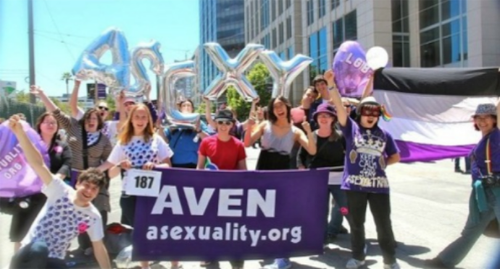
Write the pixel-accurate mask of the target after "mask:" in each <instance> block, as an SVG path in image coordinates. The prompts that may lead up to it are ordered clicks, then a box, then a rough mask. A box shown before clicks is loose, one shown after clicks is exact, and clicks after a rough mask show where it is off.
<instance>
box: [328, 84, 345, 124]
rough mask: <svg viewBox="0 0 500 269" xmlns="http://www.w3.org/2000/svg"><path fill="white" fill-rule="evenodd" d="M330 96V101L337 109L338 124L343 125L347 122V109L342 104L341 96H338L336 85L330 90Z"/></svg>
mask: <svg viewBox="0 0 500 269" xmlns="http://www.w3.org/2000/svg"><path fill="white" fill-rule="evenodd" d="M330 97H331V98H332V99H331V102H332V103H333V105H334V106H335V108H336V110H337V120H338V121H339V124H340V125H342V126H345V125H346V124H347V117H349V115H348V114H347V110H346V109H345V107H344V105H343V104H342V98H341V97H340V93H339V90H338V89H337V88H336V87H335V88H333V90H332V92H331V93H330Z"/></svg>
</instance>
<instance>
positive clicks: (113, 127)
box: [75, 107, 118, 146]
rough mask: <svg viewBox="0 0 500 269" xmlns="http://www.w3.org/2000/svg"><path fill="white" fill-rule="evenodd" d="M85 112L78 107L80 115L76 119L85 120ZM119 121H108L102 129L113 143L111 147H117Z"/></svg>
mask: <svg viewBox="0 0 500 269" xmlns="http://www.w3.org/2000/svg"><path fill="white" fill-rule="evenodd" d="M84 113H85V111H83V110H82V109H81V108H80V107H78V113H77V114H76V117H75V119H76V120H80V119H81V118H83V114H84ZM117 126H118V121H117V120H108V121H105V122H104V127H103V128H102V130H101V132H102V133H103V134H104V135H105V136H107V137H108V138H109V141H110V142H111V145H113V146H114V145H116V141H117V137H118V128H117ZM89 145H91V144H89Z"/></svg>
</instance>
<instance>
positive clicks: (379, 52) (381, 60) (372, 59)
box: [366, 47, 389, 70]
mask: <svg viewBox="0 0 500 269" xmlns="http://www.w3.org/2000/svg"><path fill="white" fill-rule="evenodd" d="M366 63H367V64H368V66H369V67H370V68H371V69H373V70H377V69H379V68H382V67H386V66H387V63H389V54H387V51H386V50H385V49H384V48H382V47H372V48H370V49H369V50H368V52H366Z"/></svg>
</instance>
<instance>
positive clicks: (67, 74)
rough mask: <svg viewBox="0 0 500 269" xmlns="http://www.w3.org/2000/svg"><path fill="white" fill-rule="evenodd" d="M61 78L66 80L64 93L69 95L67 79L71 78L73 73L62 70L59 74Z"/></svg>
mask: <svg viewBox="0 0 500 269" xmlns="http://www.w3.org/2000/svg"><path fill="white" fill-rule="evenodd" d="M61 80H65V81H66V94H67V95H68V96H69V81H70V80H73V75H71V73H69V72H64V73H63V74H62V76H61Z"/></svg>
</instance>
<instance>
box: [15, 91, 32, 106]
mask: <svg viewBox="0 0 500 269" xmlns="http://www.w3.org/2000/svg"><path fill="white" fill-rule="evenodd" d="M15 100H16V101H18V102H20V103H29V102H30V94H29V93H26V92H25V91H24V90H21V91H18V92H17V93H16V98H15Z"/></svg>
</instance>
